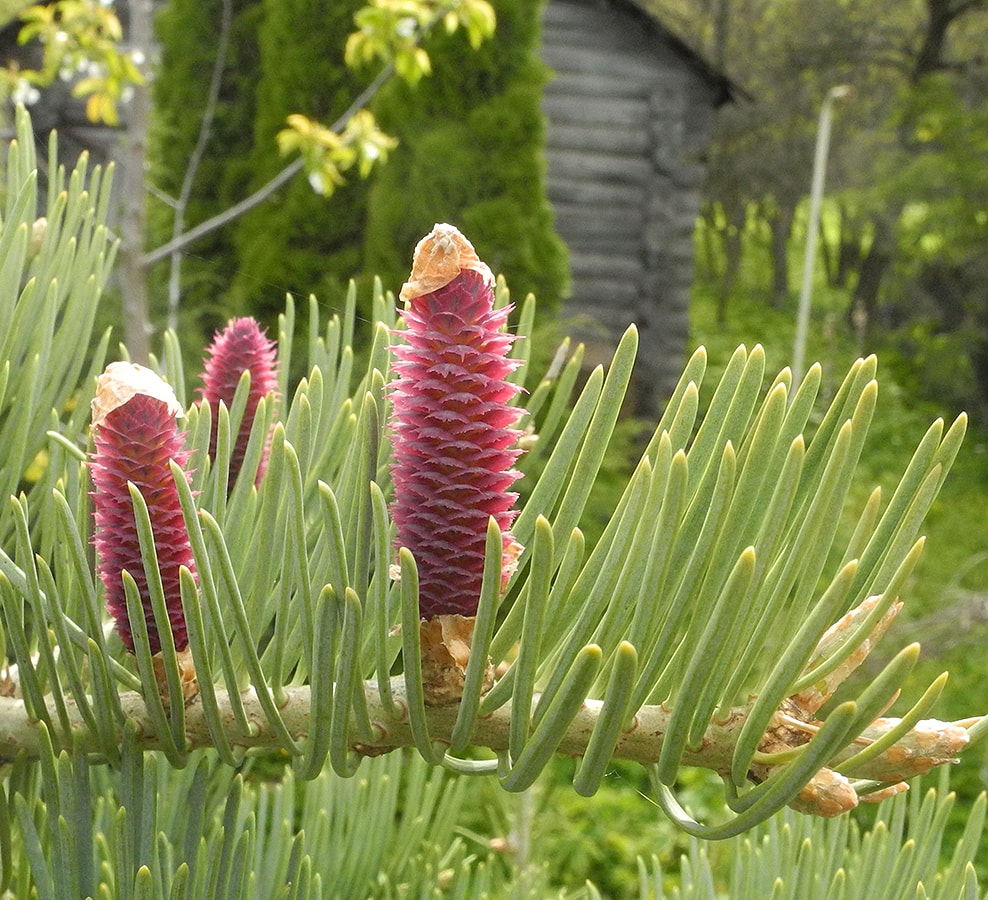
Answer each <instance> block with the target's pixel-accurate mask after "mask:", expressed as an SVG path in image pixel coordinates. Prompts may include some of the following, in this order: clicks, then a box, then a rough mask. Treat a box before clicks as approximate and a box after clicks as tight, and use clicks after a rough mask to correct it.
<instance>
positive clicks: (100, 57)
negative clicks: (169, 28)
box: [5, 0, 144, 126]
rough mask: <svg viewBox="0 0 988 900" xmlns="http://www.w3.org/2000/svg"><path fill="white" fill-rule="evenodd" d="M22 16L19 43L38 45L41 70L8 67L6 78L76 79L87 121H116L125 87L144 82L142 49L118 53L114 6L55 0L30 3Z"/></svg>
mask: <svg viewBox="0 0 988 900" xmlns="http://www.w3.org/2000/svg"><path fill="white" fill-rule="evenodd" d="M20 18H21V19H22V20H23V22H24V25H23V27H22V28H21V31H20V33H19V34H18V37H17V39H18V42H19V43H21V44H26V43H28V42H29V41H33V40H37V41H39V42H40V43H41V46H42V63H41V69H40V70H38V71H32V70H12V69H8V70H7V71H6V73H5V74H6V75H7V76H8V78H9V79H11V80H17V79H18V78H25V79H27V80H28V81H30V82H31V83H33V84H37V85H41V86H47V85H49V84H51V83H52V82H53V81H54V80H55V79H56V78H65V79H72V78H75V79H76V81H75V83H74V84H73V86H72V96H74V97H85V98H86V116H87V117H88V118H89V120H90V121H91V122H98V123H102V124H106V125H114V126H116V125H119V124H120V116H119V110H118V106H119V104H120V103H121V102H122V101H123V99H124V97H125V94H126V91H127V90H128V89H131V88H133V86H134V85H137V84H143V83H144V75H143V74H142V72H141V66H140V62H142V61H143V58H142V56H140V55H139V54H142V53H143V50H140V49H139V50H138V51H133V50H131V51H126V52H121V50H120V41H121V39H122V37H123V30H122V28H121V27H120V20H119V19H118V18H117V16H116V13H115V12H114V11H113V9H111V8H109V7H108V6H107V5H106V4H103V3H98V2H95V0H58V2H56V3H46V4H35V5H32V6H28V7H27V8H26V9H24V10H22V11H21V12H20ZM80 73H81V74H80Z"/></svg>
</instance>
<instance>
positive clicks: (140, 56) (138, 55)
mask: <svg viewBox="0 0 988 900" xmlns="http://www.w3.org/2000/svg"><path fill="white" fill-rule="evenodd" d="M146 59H147V57H146V56H145V55H144V51H143V50H131V51H130V61H131V62H132V63H133V64H134V65H135V66H143V65H144V62H145V60H146Z"/></svg>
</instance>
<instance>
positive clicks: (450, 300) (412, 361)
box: [391, 225, 521, 619]
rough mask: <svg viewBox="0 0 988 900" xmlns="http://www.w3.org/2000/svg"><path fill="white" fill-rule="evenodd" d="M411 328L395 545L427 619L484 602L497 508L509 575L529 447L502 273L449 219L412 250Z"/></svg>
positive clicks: (399, 388) (406, 339) (397, 388)
mask: <svg viewBox="0 0 988 900" xmlns="http://www.w3.org/2000/svg"><path fill="white" fill-rule="evenodd" d="M401 298H402V299H403V300H404V301H405V303H406V308H405V310H404V312H403V313H402V318H403V319H404V322H405V325H406V330H405V331H404V332H403V333H402V340H401V341H400V342H399V343H397V344H396V346H395V347H394V348H393V351H394V354H395V357H396V360H397V361H396V362H395V364H394V371H395V373H396V374H397V376H398V377H397V379H396V381H395V382H394V384H393V385H392V389H391V399H392V410H393V412H392V420H391V435H392V443H393V454H394V455H393V463H392V469H391V473H392V480H393V482H394V501H393V502H392V505H391V516H392V519H393V520H394V523H395V528H396V539H395V543H396V545H397V546H398V547H407V548H408V549H409V550H411V551H412V554H413V555H414V556H415V560H416V563H417V565H418V571H419V596H420V601H419V603H420V612H421V615H422V617H423V618H425V619H429V618H432V617H434V616H440V615H448V614H457V613H458V614H460V615H462V616H473V615H475V614H476V611H477V602H478V600H479V598H480V587H481V581H482V578H483V571H484V547H485V542H486V538H487V522H488V518H489V517H490V516H493V517H494V519H495V520H496V521H497V523H498V526H499V527H500V528H501V531H502V533H503V535H504V558H503V560H502V565H503V567H504V570H503V578H502V584H503V583H506V581H507V578H508V576H509V575H510V571H511V567H512V564H513V562H514V558H515V556H516V555H517V550H518V549H520V548H518V545H517V544H516V543H515V541H514V539H513V538H512V536H511V534H510V532H509V528H510V527H511V524H512V522H513V521H514V518H515V515H516V510H515V509H514V508H513V506H514V502H515V500H516V498H517V494H515V493H512V492H511V491H509V488H510V487H511V485H512V484H513V483H514V482H515V481H516V479H517V478H518V477H519V473H518V472H517V471H516V470H515V468H514V463H515V460H516V459H517V458H518V455H519V454H520V452H521V451H520V450H518V449H517V448H516V447H514V446H513V445H514V444H515V442H516V440H517V437H518V434H519V432H518V430H517V429H516V428H514V427H512V426H513V425H514V424H515V422H516V421H517V418H518V416H519V412H520V411H519V410H518V409H516V408H515V407H512V406H509V401H510V400H511V399H512V398H513V397H514V396H515V394H516V393H517V392H518V388H517V387H516V386H515V385H513V384H512V383H511V382H509V381H506V380H505V379H506V377H507V376H508V375H509V374H510V373H511V372H512V371H513V370H514V369H515V368H516V367H517V362H516V361H515V360H512V359H509V358H508V355H507V354H508V350H509V349H510V347H511V343H512V340H513V337H512V336H511V335H510V334H507V333H505V332H504V331H503V330H502V329H503V326H504V324H505V322H506V320H507V317H508V313H509V311H510V310H509V309H506V308H505V309H499V310H495V309H494V308H493V303H494V277H493V275H492V274H491V271H490V269H489V268H488V267H487V266H486V265H485V264H484V263H483V262H481V261H480V260H479V259H478V258H477V254H476V252H475V251H474V249H473V247H472V246H471V245H470V243H469V242H468V241H467V240H466V238H464V237H463V235H461V234H460V232H459V231H457V230H456V229H455V228H453V227H452V226H451V225H436V227H435V228H434V229H433V231H432V233H431V234H429V235H428V236H427V237H425V238H423V239H422V241H421V242H420V243H419V245H418V247H416V250H415V259H414V262H413V265H412V274H411V277H410V279H409V281H408V282H407V283H406V284H405V286H404V287H403V288H402V291H401Z"/></svg>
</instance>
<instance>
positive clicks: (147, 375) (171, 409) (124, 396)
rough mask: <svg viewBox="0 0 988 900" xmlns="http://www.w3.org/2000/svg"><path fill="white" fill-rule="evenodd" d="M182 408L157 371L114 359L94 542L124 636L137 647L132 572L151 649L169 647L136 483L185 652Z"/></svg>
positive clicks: (97, 479)
mask: <svg viewBox="0 0 988 900" xmlns="http://www.w3.org/2000/svg"><path fill="white" fill-rule="evenodd" d="M181 414H182V407H181V405H180V404H179V403H178V401H177V400H176V398H175V394H174V392H173V391H172V389H171V388H170V387H169V386H168V385H167V384H166V383H165V382H164V381H162V380H161V379H160V378H159V377H158V376H157V375H155V374H154V372H152V371H151V370H150V369H145V368H144V367H143V366H138V365H134V364H132V363H127V362H117V363H111V364H110V365H109V366H107V368H106V371H105V372H104V373H103V374H102V375H101V376H100V377H99V381H98V385H97V390H96V397H95V398H94V400H93V441H94V443H95V447H96V449H95V452H94V453H93V456H92V459H91V462H90V469H91V472H92V479H93V487H94V490H93V492H92V499H93V507H94V510H93V519H94V525H95V531H94V536H93V543H94V544H95V545H96V553H97V556H98V558H99V559H98V572H99V577H100V580H101V581H102V582H103V587H104V588H105V591H106V605H107V608H108V609H109V611H110V613H111V615H112V616H113V618H114V619H115V620H116V627H117V633H118V634H119V635H120V637H121V639H122V640H123V642H124V644H125V645H126V647H127V649H128V650H130V651H131V652H133V650H134V639H133V634H132V628H131V623H130V619H129V617H128V615H127V600H126V596H125V594H124V586H123V580H122V577H121V575H122V573H123V572H125V571H126V572H129V573H130V575H131V576H132V577H133V579H134V581H136V582H137V586H138V588H139V590H140V594H141V602H142V604H143V607H144V620H145V622H146V623H147V629H148V638H149V642H150V645H151V652H152V653H157V652H159V651H160V650H161V636H160V634H159V632H158V628H157V626H156V625H155V621H154V613H153V612H152V609H151V600H150V596H149V594H148V588H147V578H146V577H145V575H144V564H143V562H142V561H141V545H140V540H139V538H138V536H137V525H136V523H135V520H134V509H133V504H132V502H131V498H130V492H129V490H128V488H127V484H128V482H130V483H132V484H134V485H135V486H136V487H137V489H138V490H139V491H140V493H141V496H142V497H143V498H144V501H145V503H147V506H148V512H149V513H150V514H151V528H152V531H153V533H154V545H155V550H156V553H157V557H158V567H159V569H160V571H161V580H162V584H163V587H164V593H165V604H166V606H167V610H168V621H169V625H170V627H171V633H172V638H173V640H174V642H175V649H176V650H177V651H179V652H181V651H183V650H185V648H186V647H187V646H188V643H189V640H188V637H187V635H186V628H185V614H184V612H183V611H182V597H181V592H180V589H179V569H180V567H181V566H186V567H187V568H188V569H189V570H190V571H193V572H194V571H195V564H194V562H193V558H192V549H191V547H190V546H189V535H188V532H187V530H186V528H185V521H184V520H183V518H182V509H181V507H180V506H179V502H178V492H177V491H176V489H175V482H174V480H173V478H172V472H171V468H170V466H169V460H175V462H176V463H178V465H179V466H182V467H184V466H185V464H186V462H187V461H188V457H189V452H188V451H187V450H185V449H184V446H183V438H184V434H183V433H182V432H180V431H179V430H178V425H177V423H176V421H175V418H176V416H179V415H181Z"/></svg>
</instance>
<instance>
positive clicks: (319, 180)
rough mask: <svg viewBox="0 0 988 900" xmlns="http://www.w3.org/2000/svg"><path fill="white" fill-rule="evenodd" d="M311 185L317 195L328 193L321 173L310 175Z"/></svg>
mask: <svg viewBox="0 0 988 900" xmlns="http://www.w3.org/2000/svg"><path fill="white" fill-rule="evenodd" d="M309 185H310V187H311V188H312V190H314V191H315V192H316V193H317V194H320V195H321V194H325V193H326V182H325V181H324V180H323V177H322V174H321V173H319V172H311V173H309Z"/></svg>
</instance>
